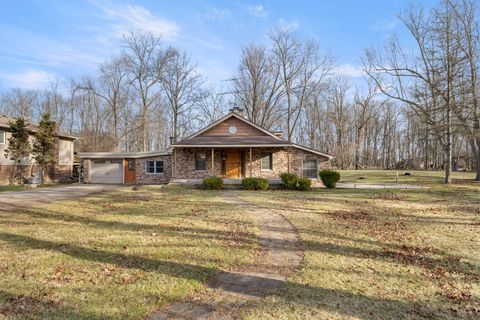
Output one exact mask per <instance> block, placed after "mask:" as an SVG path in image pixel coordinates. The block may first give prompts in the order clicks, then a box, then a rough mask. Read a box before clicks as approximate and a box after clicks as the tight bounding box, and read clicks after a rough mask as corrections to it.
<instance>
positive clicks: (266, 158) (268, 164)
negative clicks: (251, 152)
mask: <svg viewBox="0 0 480 320" xmlns="http://www.w3.org/2000/svg"><path fill="white" fill-rule="evenodd" d="M261 169H262V170H272V153H271V152H267V153H263V154H262V159H261Z"/></svg>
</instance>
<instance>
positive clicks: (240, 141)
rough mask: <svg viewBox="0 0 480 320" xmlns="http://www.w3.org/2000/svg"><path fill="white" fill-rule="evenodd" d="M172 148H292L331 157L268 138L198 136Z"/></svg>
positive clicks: (178, 143)
mask: <svg viewBox="0 0 480 320" xmlns="http://www.w3.org/2000/svg"><path fill="white" fill-rule="evenodd" d="M172 147H183V148H215V147H217V148H265V147H272V148H275V147H292V148H297V149H301V150H304V151H308V152H311V153H314V154H317V155H320V156H323V157H325V158H328V159H332V158H333V156H332V155H329V154H326V153H323V152H320V151H318V150H315V149H311V148H307V147H304V146H301V145H298V144H295V143H291V142H288V141H287V140H284V139H275V138H272V137H270V136H233V137H232V136H229V137H225V136H200V137H193V138H190V139H186V140H183V141H180V142H177V143H175V144H172Z"/></svg>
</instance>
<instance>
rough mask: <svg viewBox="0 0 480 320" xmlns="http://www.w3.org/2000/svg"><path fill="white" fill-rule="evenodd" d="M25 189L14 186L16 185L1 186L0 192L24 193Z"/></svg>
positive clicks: (20, 186)
mask: <svg viewBox="0 0 480 320" xmlns="http://www.w3.org/2000/svg"><path fill="white" fill-rule="evenodd" d="M23 189H24V188H23V186H22V185H18V184H14V185H0V192H7V191H22V190H23Z"/></svg>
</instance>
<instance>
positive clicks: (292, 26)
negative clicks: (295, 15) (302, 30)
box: [277, 18, 300, 32]
mask: <svg viewBox="0 0 480 320" xmlns="http://www.w3.org/2000/svg"><path fill="white" fill-rule="evenodd" d="M277 25H278V27H279V28H280V29H282V30H285V31H290V32H294V31H296V30H297V29H298V27H299V26H300V24H299V23H298V21H297V20H291V21H287V20H285V19H283V18H280V19H278V21H277Z"/></svg>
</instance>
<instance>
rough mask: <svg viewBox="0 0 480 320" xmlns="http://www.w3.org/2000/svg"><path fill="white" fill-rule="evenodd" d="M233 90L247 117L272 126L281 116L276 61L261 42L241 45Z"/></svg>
mask: <svg viewBox="0 0 480 320" xmlns="http://www.w3.org/2000/svg"><path fill="white" fill-rule="evenodd" d="M234 94H235V98H236V100H237V101H238V102H239V104H240V105H241V106H242V107H243V108H244V109H245V111H246V114H247V117H248V118H249V119H250V120H251V121H252V122H254V123H256V124H258V125H260V126H262V127H265V128H271V127H272V126H273V125H274V124H276V123H278V121H279V119H280V118H281V117H282V116H283V114H282V109H281V102H282V98H283V97H284V90H283V86H282V81H281V77H280V68H279V64H278V63H276V62H275V60H274V56H273V55H272V54H271V53H270V52H268V51H267V49H266V48H265V47H264V46H257V45H248V46H246V47H244V48H243V49H242V54H241V57H240V65H239V69H238V73H237V75H236V76H235V78H234Z"/></svg>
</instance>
